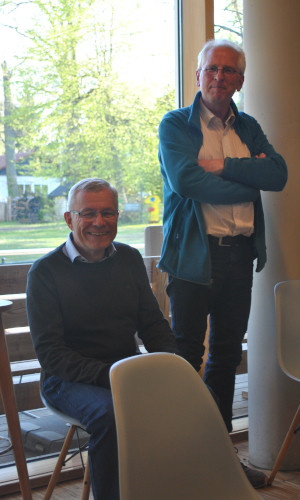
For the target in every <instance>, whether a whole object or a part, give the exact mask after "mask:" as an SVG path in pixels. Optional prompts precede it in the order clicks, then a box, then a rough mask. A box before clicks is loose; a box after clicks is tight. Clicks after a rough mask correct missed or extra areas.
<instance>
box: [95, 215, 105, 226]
mask: <svg viewBox="0 0 300 500" xmlns="http://www.w3.org/2000/svg"><path fill="white" fill-rule="evenodd" d="M103 222H104V217H103V216H102V214H101V212H97V215H96V217H95V219H94V224H98V225H99V224H103Z"/></svg>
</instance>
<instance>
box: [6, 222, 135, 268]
mask: <svg viewBox="0 0 300 500" xmlns="http://www.w3.org/2000/svg"><path fill="white" fill-rule="evenodd" d="M144 228H145V225H144V224H134V225H122V224H120V225H119V227H118V235H117V237H116V240H117V241H121V242H122V243H128V244H130V245H133V246H134V245H137V246H138V248H139V250H140V251H141V253H143V247H142V248H141V246H142V245H143V244H144ZM68 234H69V228H68V227H67V225H66V223H65V222H64V221H60V222H49V223H41V224H20V223H17V222H0V263H1V261H2V263H12V262H33V261H34V260H36V259H37V258H38V257H39V256H40V255H43V254H44V253H45V251H41V252H40V253H38V254H37V253H33V254H30V253H26V254H23V255H13V254H10V253H9V252H10V251H13V250H15V251H20V250H21V249H34V250H36V249H49V248H55V247H57V246H58V245H60V244H61V243H63V242H64V241H65V240H66V238H67V236H68ZM15 253H16V252H15Z"/></svg>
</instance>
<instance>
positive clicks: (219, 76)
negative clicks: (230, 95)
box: [215, 68, 224, 80]
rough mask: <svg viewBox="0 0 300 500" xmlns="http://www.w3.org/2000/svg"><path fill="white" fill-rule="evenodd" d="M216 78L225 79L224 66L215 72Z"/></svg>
mask: <svg viewBox="0 0 300 500" xmlns="http://www.w3.org/2000/svg"><path fill="white" fill-rule="evenodd" d="M215 79H216V80H223V79H224V71H223V68H218V69H217V71H216V74H215Z"/></svg>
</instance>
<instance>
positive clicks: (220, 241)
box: [218, 236, 231, 247]
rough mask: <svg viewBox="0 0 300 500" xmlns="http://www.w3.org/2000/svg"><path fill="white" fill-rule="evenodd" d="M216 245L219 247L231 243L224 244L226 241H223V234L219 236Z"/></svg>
mask: <svg viewBox="0 0 300 500" xmlns="http://www.w3.org/2000/svg"><path fill="white" fill-rule="evenodd" d="M218 245H219V247H231V245H226V243H223V236H220V238H219V239H218Z"/></svg>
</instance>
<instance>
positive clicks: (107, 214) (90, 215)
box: [70, 210, 120, 220]
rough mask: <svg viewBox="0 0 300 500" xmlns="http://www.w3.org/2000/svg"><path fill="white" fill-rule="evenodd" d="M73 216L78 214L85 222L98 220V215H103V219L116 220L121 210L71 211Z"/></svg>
mask: <svg viewBox="0 0 300 500" xmlns="http://www.w3.org/2000/svg"><path fill="white" fill-rule="evenodd" d="M70 212H71V214H76V215H78V217H80V218H81V219H84V220H94V219H96V218H97V215H98V214H101V217H102V219H114V218H116V217H117V216H118V215H119V213H120V211H119V210H81V212H77V210H70Z"/></svg>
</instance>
